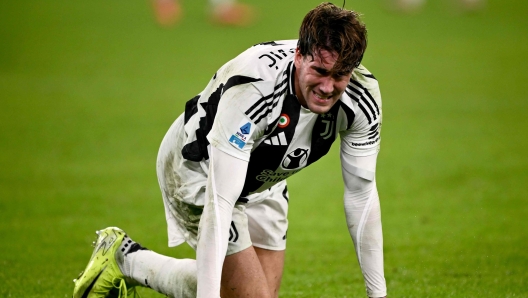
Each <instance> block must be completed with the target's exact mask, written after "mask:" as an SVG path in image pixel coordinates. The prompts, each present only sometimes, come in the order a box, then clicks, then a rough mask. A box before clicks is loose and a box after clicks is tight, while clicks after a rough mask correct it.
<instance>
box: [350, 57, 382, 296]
mask: <svg viewBox="0 0 528 298" xmlns="http://www.w3.org/2000/svg"><path fill="white" fill-rule="evenodd" d="M346 95H347V96H348V97H349V98H350V99H351V100H352V101H350V102H352V103H353V107H354V110H355V117H354V118H353V123H351V126H350V128H349V129H348V130H347V131H344V132H342V134H341V169H342V175H343V179H344V184H345V195H344V205H345V213H346V220H347V224H348V229H349V232H350V236H351V237H352V240H353V242H354V246H355V249H356V255H357V258H358V261H359V264H360V266H361V270H362V272H363V277H364V279H365V286H366V289H367V295H368V296H369V297H385V296H386V295H387V287H386V283H385V277H384V272H383V271H384V270H383V234H382V227H381V209H380V201H379V196H378V190H377V187H376V160H377V156H378V152H379V148H380V133H381V122H382V121H381V119H382V110H381V95H380V90H379V86H378V81H377V80H376V79H375V77H374V76H373V75H372V74H370V73H369V71H368V70H367V69H365V68H364V67H363V66H360V67H358V68H357V69H355V70H354V73H353V76H352V80H351V81H350V84H349V86H348V87H347V93H346Z"/></svg>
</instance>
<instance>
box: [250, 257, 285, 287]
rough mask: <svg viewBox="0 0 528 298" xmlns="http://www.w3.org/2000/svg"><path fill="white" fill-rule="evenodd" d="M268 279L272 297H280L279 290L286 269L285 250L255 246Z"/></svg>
mask: <svg viewBox="0 0 528 298" xmlns="http://www.w3.org/2000/svg"><path fill="white" fill-rule="evenodd" d="M254 248H255V252H256V253H257V256H258V258H259V261H260V265H261V266H262V270H263V271H264V274H265V275H266V280H267V281H268V288H269V291H270V294H271V297H279V290H280V285H281V281H282V272H283V269H284V252H285V251H284V250H269V249H264V248H258V247H254Z"/></svg>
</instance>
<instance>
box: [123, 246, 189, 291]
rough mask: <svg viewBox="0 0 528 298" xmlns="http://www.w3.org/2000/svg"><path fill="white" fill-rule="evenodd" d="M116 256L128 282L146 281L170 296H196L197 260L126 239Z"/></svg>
mask: <svg viewBox="0 0 528 298" xmlns="http://www.w3.org/2000/svg"><path fill="white" fill-rule="evenodd" d="M119 251H120V252H121V253H122V256H117V258H116V260H117V263H118V266H119V269H121V272H123V274H124V275H125V276H126V277H127V280H126V281H127V283H129V284H135V285H142V286H145V287H149V288H152V289H153V290H155V291H157V292H159V293H162V294H165V295H167V296H169V297H178V298H179V297H196V260H193V259H175V258H171V257H167V256H164V255H160V254H158V253H155V252H153V251H151V250H148V249H146V248H144V247H142V246H141V245H139V244H138V243H136V242H134V241H132V240H131V239H130V238H125V239H123V243H122V244H121V247H119Z"/></svg>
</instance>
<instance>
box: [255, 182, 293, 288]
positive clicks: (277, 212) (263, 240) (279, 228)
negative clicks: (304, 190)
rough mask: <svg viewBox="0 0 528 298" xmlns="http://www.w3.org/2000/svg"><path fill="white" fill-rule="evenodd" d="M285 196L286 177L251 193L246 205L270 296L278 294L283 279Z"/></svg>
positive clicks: (256, 250)
mask: <svg viewBox="0 0 528 298" xmlns="http://www.w3.org/2000/svg"><path fill="white" fill-rule="evenodd" d="M288 200H289V196H288V189H287V185H286V181H283V182H280V183H278V184H277V185H275V186H273V187H271V188H270V189H269V190H266V191H264V192H262V193H260V194H257V195H253V196H250V197H249V201H250V202H249V203H248V205H247V207H246V215H247V217H248V226H249V233H250V235H251V241H252V243H253V246H254V248H255V252H256V254H257V256H258V258H259V261H260V264H261V266H262V269H263V271H264V274H265V275H266V280H267V282H268V287H269V291H270V293H271V296H272V297H278V294H279V289H280V285H281V281H282V273H283V268H284V252H285V249H286V232H287V230H288V219H287V216H288ZM251 201H256V202H255V203H252V202H251Z"/></svg>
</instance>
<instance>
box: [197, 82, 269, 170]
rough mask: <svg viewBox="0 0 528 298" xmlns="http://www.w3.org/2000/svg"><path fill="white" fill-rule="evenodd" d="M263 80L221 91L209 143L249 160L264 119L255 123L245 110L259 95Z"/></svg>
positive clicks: (260, 135) (257, 99) (262, 129)
mask: <svg viewBox="0 0 528 298" xmlns="http://www.w3.org/2000/svg"><path fill="white" fill-rule="evenodd" d="M262 84H266V82H253V83H249V84H244V85H239V86H236V87H233V88H230V89H229V90H227V91H226V92H225V94H223V95H222V100H220V103H219V105H218V111H217V114H216V117H215V120H214V123H213V126H212V128H211V131H210V132H209V134H208V135H207V139H208V141H209V143H210V144H211V146H213V147H215V148H217V149H219V150H221V151H222V152H224V153H226V154H229V155H231V156H233V157H236V158H239V159H241V160H245V161H249V157H250V154H251V151H252V149H253V146H254V145H255V141H256V140H257V139H258V138H260V137H262V135H263V133H264V131H265V129H266V121H260V122H259V123H258V124H255V121H254V120H252V119H251V118H250V117H249V116H248V115H247V114H246V112H247V111H248V109H249V108H250V107H251V105H252V104H253V103H255V102H257V101H259V100H261V99H262V97H263V95H262V93H261V92H260V89H261V86H260V85H262Z"/></svg>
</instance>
